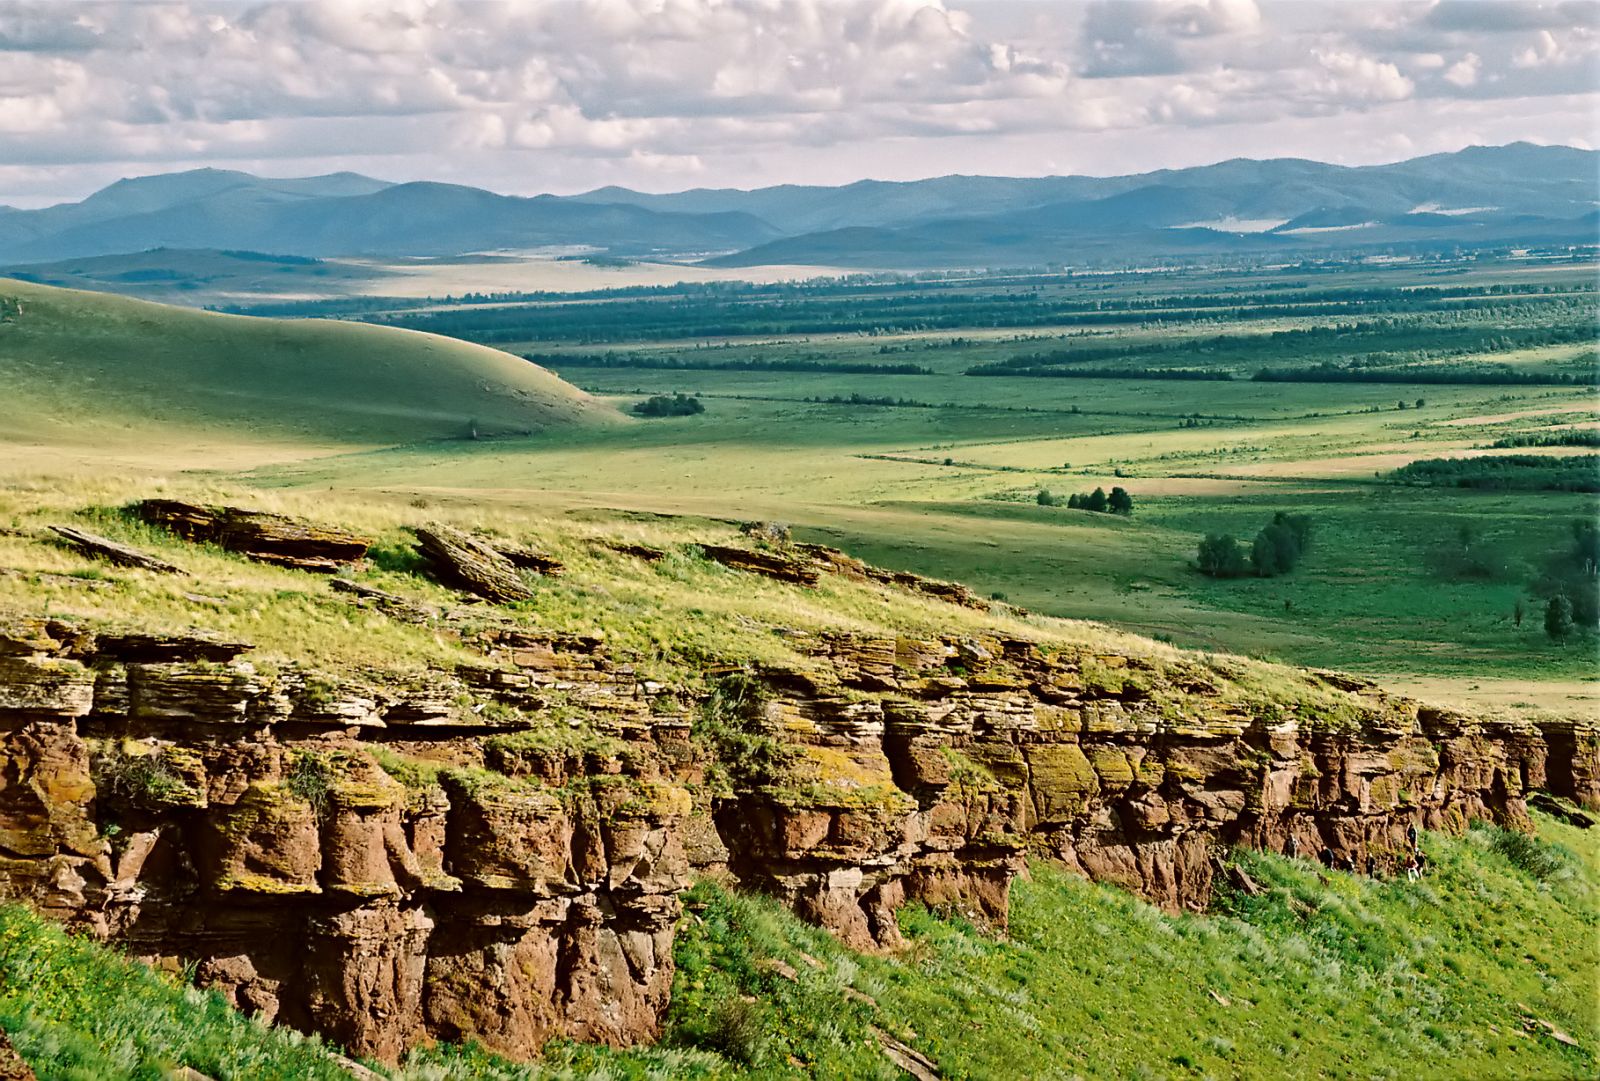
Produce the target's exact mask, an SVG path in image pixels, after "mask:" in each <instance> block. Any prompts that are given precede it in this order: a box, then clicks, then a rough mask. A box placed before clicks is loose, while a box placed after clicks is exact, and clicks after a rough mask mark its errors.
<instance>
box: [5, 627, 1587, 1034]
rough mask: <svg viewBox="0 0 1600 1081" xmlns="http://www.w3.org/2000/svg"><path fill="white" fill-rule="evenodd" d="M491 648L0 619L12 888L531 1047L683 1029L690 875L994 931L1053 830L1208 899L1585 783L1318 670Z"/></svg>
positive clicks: (81, 921)
mask: <svg viewBox="0 0 1600 1081" xmlns="http://www.w3.org/2000/svg"><path fill="white" fill-rule="evenodd" d="M473 635H474V638H473V641H474V643H475V644H476V646H477V647H478V649H479V650H480V652H481V654H482V663H481V664H476V665H470V666H465V667H462V668H460V669H458V670H456V671H451V672H436V673H432V674H431V675H430V676H429V677H428V678H426V679H420V680H419V679H417V678H415V677H411V678H400V677H395V676H391V675H387V674H385V673H382V672H370V673H366V674H364V675H363V676H361V677H359V678H356V677H351V676H348V675H346V676H342V677H340V678H333V677H330V676H328V675H326V674H322V673H318V672H314V671H310V670H307V669H304V668H300V667H296V666H281V667H277V668H273V667H270V666H268V665H266V664H265V663H260V662H257V663H252V661H251V659H250V650H249V648H248V647H247V646H245V645H243V644H241V643H230V642H223V641H217V640H214V639H210V638H205V637H200V636H195V637H157V636H150V635H141V634H137V633H108V632H104V631H101V632H91V631H89V630H86V629H84V628H82V627H78V626H74V625H70V624H66V623H62V622H58V621H51V620H44V619H25V618H19V619H13V620H11V621H9V622H4V623H0V896H3V897H6V898H12V899H24V900H26V901H28V902H29V903H31V904H32V905H34V906H35V907H37V908H39V909H41V910H43V911H46V912H48V913H50V914H52V915H54V916H56V917H58V918H60V919H62V920H64V921H68V922H70V923H73V924H76V925H79V926H81V927H83V928H86V929H88V930H90V931H92V932H93V933H95V934H97V935H99V936H102V937H105V938H108V939H114V940H117V941H119V942H121V943H124V944H125V945H126V947H127V948H128V949H129V950H130V951H131V952H133V953H135V954H138V955H141V956H145V957H148V958H150V959H151V960H153V961H155V962H156V963H158V964H168V965H174V966H175V965H178V964H180V963H194V964H195V965H196V968H195V972H196V976H197V978H198V979H199V980H200V981H201V982H202V983H204V984H207V985H210V986H213V987H216V988H219V989H220V990H221V991H222V992H223V993H224V994H226V995H227V996H228V997H229V998H230V999H231V1000H232V1001H233V1002H235V1003H236V1004H237V1005H238V1006H239V1007H240V1008H241V1009H243V1010H246V1011H248V1012H251V1013H254V1014H258V1015H261V1016H263V1017H265V1018H267V1019H269V1020H275V1021H279V1022H282V1023H287V1024H290V1025H293V1026H296V1027H298V1028H302V1029H306V1030H310V1031H317V1032H321V1033H323V1034H325V1035H327V1036H329V1037H331V1038H333V1039H335V1040H337V1041H339V1042H340V1043H342V1044H344V1045H345V1046H346V1047H348V1048H349V1049H350V1050H352V1051H354V1052H356V1053H358V1054H362V1055H370V1056H374V1057H377V1058H387V1059H392V1058H394V1057H396V1056H398V1055H399V1054H400V1053H401V1052H402V1051H403V1049H404V1048H405V1047H406V1046H407V1045H409V1044H411V1043H413V1042H415V1041H418V1040H420V1039H424V1038H430V1037H431V1038H437V1039H448V1040H454V1039H461V1038H465V1037H472V1038H475V1039H478V1040H480V1041H482V1042H483V1043H485V1044H487V1045H489V1046H491V1047H493V1048H496V1049H498V1050H501V1051H503V1052H506V1053H509V1054H512V1055H522V1056H526V1055H532V1054H535V1053H537V1051H538V1049H539V1047H540V1046H541V1045H542V1044H543V1043H544V1042H545V1041H546V1040H548V1039H549V1038H551V1037H553V1036H558V1035H564V1036H570V1037H573V1038H577V1039H584V1040H603V1041H609V1042H612V1043H626V1042H633V1041H640V1040H648V1039H650V1038H651V1037H652V1036H653V1035H654V1034H655V1033H656V1032H657V1031H658V1027H659V1024H660V1020H661V1017H662V1015H663V1012H664V1010H665V1008H666V1005H667V1001H668V995H669V991H670V987H671V982H672V942H673V929H674V926H675V924H676V922H677V920H678V917H679V915H680V903H679V900H678V895H679V892H680V890H682V889H683V887H684V886H685V885H686V884H687V883H688V882H689V880H690V878H691V876H692V875H694V874H695V873H713V874H726V875H728V876H731V878H732V879H733V880H735V881H737V882H738V883H740V884H742V885H743V886H745V887H748V888H754V889H760V890H764V891H768V892H770V893H772V894H774V895H776V896H778V897H780V898H782V899H784V900H785V901H786V902H787V903H788V904H790V905H791V906H792V907H793V908H794V909H795V910H796V911H797V912H799V913H801V914H802V915H804V916H806V917H808V918H810V919H812V920H814V921H815V922H817V923H820V924H822V925H824V926H827V927H829V928H831V929H832V930H834V931H835V932H837V933H838V934H839V935H840V936H842V937H843V938H844V939H845V940H847V941H848V942H850V943H852V944H855V945H858V946H861V947H864V948H870V947H892V946H894V945H895V944H896V943H897V942H898V931H897V924H896V920H895V916H894V913H895V910H896V909H897V908H898V907H899V906H900V905H902V904H903V903H905V902H907V901H911V900H917V901H922V902H926V903H928V904H930V905H935V906H941V907H948V908H951V909H955V910H959V911H961V912H964V913H967V914H969V915H971V916H973V917H975V918H978V919H982V920H985V921H988V922H990V923H993V924H996V925H1002V924H1004V922H1005V919H1006V907H1007V895H1008V891H1009V885H1010V882H1011V880H1012V879H1013V877H1014V876H1015V875H1017V874H1018V873H1020V872H1021V871H1022V870H1023V866H1024V859H1025V857H1026V856H1027V855H1029V854H1033V855H1040V856H1047V857H1049V858H1053V859H1057V860H1060V861H1061V862H1063V863H1065V864H1066V865H1068V866H1070V867H1073V868H1076V869H1078V870H1080V871H1081V872H1082V873H1084V874H1085V875H1087V876H1089V877H1091V878H1094V879H1097V880H1102V881H1110V882H1116V883H1119V884H1122V885H1125V886H1127V887H1128V888H1130V889H1132V890H1135V891H1137V892H1139V893H1141V894H1142V895H1144V896H1146V897H1148V898H1150V899H1152V900H1154V901H1156V902H1158V903H1161V904H1163V905H1166V906H1169V907H1199V906H1202V905H1204V904H1205V903H1206V901H1207V899H1208V897H1209V895H1210V890H1211V882H1212V876H1213V874H1214V872H1215V869H1216V867H1217V866H1218V860H1217V859H1216V854H1217V853H1218V852H1219V851H1220V850H1221V849H1222V848H1224V847H1226V846H1229V845H1237V844H1244V845H1253V846H1258V847H1266V848H1272V849H1277V850H1282V849H1284V848H1285V847H1286V846H1291V847H1292V848H1293V849H1294V850H1297V851H1298V852H1299V853H1301V854H1303V855H1322V856H1324V858H1331V859H1334V860H1337V861H1341V862H1344V861H1348V863H1349V864H1351V865H1354V866H1356V867H1358V868H1362V869H1365V868H1367V867H1369V866H1371V867H1372V868H1373V869H1375V870H1377V871H1379V872H1380V873H1388V872H1393V871H1394V870H1395V869H1396V867H1397V861H1398V860H1399V858H1400V856H1401V854H1402V852H1403V851H1404V849H1405V847H1406V831H1407V829H1408V828H1409V827H1411V826H1422V827H1426V828H1434V829H1452V830H1453V829H1460V828H1462V827H1464V826H1465V825H1466V824H1467V823H1468V822H1470V821H1472V820H1475V819H1492V820H1495V821H1498V822H1501V823H1503V824H1506V825H1510V826H1513V827H1516V826H1519V825H1521V824H1522V823H1524V822H1525V821H1526V810H1525V805H1524V796H1525V794H1526V793H1527V792H1528V791H1529V790H1530V789H1533V788H1546V789H1549V790H1551V791H1553V792H1554V793H1556V794H1558V795H1562V796H1566V797H1569V798H1571V799H1574V800H1576V801H1578V802H1580V803H1583V804H1586V805H1589V806H1597V805H1600V737H1597V734H1596V731H1595V728H1594V727H1593V726H1592V725H1589V724H1586V723H1584V722H1578V721H1566V722H1550V723H1547V724H1543V725H1539V724H1533V723H1527V722H1513V721H1487V720H1480V719H1474V718H1472V717H1468V716H1464V715H1460V714H1456V713H1451V712H1447V711H1443V710H1438V709H1433V708H1429V707H1424V706H1420V705H1418V704H1417V703H1415V702H1412V701H1409V700H1406V699H1401V698H1397V697H1393V696H1390V695H1386V694H1384V693H1382V692H1381V691H1378V690H1377V689H1376V688H1374V687H1372V686H1370V685H1368V684H1364V683H1361V682H1359V681H1352V680H1350V679H1348V678H1347V677H1342V676H1337V675H1333V674H1324V675H1309V676H1300V675H1296V676H1295V677H1294V679H1295V680H1296V681H1297V682H1295V683H1294V684H1293V685H1292V686H1272V685H1263V684H1260V683H1259V681H1258V680H1257V679H1256V677H1255V676H1254V675H1252V673H1251V672H1249V671H1245V670H1243V669H1242V668H1241V669H1240V670H1237V671H1236V670H1234V668H1233V665H1234V662H1232V661H1230V660H1228V659H1226V658H1210V659H1200V658H1181V657H1180V658H1176V659H1162V660H1159V661H1158V660H1154V659H1150V658H1140V657H1129V656H1123V655H1109V654H1103V653H1096V652H1091V651H1088V650H1085V649H1080V648H1074V647H1056V648H1052V649H1049V650H1045V649H1042V648H1041V647H1040V646H1038V645H1036V644H1034V643H1031V642H1028V641H1022V640H1017V639H998V638H992V637H990V638H984V637H961V638H946V639H926V640H924V639H910V638H904V637H900V638H888V637H885V638H863V637H859V636H848V635H834V636H829V635H817V634H810V635H805V634H794V635H791V636H790V645H792V646H793V647H794V649H795V651H796V652H797V653H798V654H799V655H801V656H804V657H806V658H807V659H808V661H809V663H807V664H804V665H800V666H794V667H786V668H778V667H765V668H762V667H753V668H752V667H744V668H734V667H733V666H723V667H720V668H719V667H717V666H707V667H706V670H705V671H704V672H703V673H701V674H700V675H699V676H698V677H697V678H695V679H694V680H692V681H690V682H687V683H686V684H685V685H683V686H670V685H667V684H665V683H661V682H655V681H652V680H648V679H645V678H642V677H641V676H640V675H639V674H638V673H637V672H636V671H635V669H634V668H633V667H632V666H631V665H630V664H629V663H628V662H627V658H621V657H613V656H611V655H610V653H609V652H608V650H607V648H606V645H605V643H604V642H603V641H601V640H599V639H598V638H585V637H577V636H565V635H558V634H545V633H532V632H529V631H527V630H526V629H517V628H513V627H509V626H497V625H494V624H492V623H491V624H489V625H488V626H487V629H479V630H476V631H474V632H473ZM1242 663H1243V662H1240V664H1241V665H1242Z"/></svg>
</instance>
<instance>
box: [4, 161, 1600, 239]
mask: <svg viewBox="0 0 1600 1081" xmlns="http://www.w3.org/2000/svg"><path fill="white" fill-rule="evenodd" d="M1597 177H1600V153H1597V152H1595V151H1588V150H1579V149H1575V148H1572V147H1561V146H1554V147H1545V146H1534V145H1532V144H1529V143H1514V144H1511V145H1509V146H1501V147H1469V148H1468V149H1466V150H1462V151H1459V152H1456V153H1452V154H1435V155H1431V156H1429V157H1423V158H1415V159H1412V160H1410V161H1404V162H1398V163H1395V164H1392V165H1376V166H1366V167H1360V168H1350V167H1345V166H1338V165H1328V164H1324V163H1321V162H1314V161H1304V160H1300V159H1292V158H1284V159H1274V160H1270V161H1252V160H1245V159H1237V160H1233V161H1225V162H1221V163H1219V164H1216V165H1207V166H1199V167H1195V168H1188V169H1165V170H1160V171H1158V172H1153V173H1143V174H1139V175H1136V176H1119V177H1086V176H1064V177H1039V178H1015V177H989V176H944V177H937V178H934V179H930V180H917V181H906V182H887V181H876V180H863V181H859V182H857V183H854V184H847V185H844V186H842V187H808V186H799V185H781V186H778V187H770V188H759V189H756V190H753V191H742V190H735V189H710V188H699V189H694V190H691V191H683V192H676V193H672V194H664V195H653V194H647V193H643V192H636V191H632V190H629V189H627V188H616V187H609V188H600V189H598V190H595V191H591V192H587V193H585V194H582V195H576V196H553V195H540V196H535V197H532V198H521V197H515V196H506V195H497V194H495V193H493V192H488V191H482V190H480V189H477V188H470V187H463V186H458V185H451V184H434V183H410V184H390V183H386V182H384V181H381V180H374V179H371V178H370V177H364V176H358V175H356V174H353V173H336V174H332V175H329V176H320V177H309V178H305V179H298V180H271V179H264V178H261V177H256V176H252V175H251V174H249V173H242V172H229V171H224V170H216V169H200V170H195V171H192V172H185V173H173V174H167V175H162V176H150V177H142V178H138V179H131V180H120V181H118V182H117V183H115V184H112V185H111V186H110V187H107V188H105V189H103V190H101V191H99V192H96V193H95V194H94V195H91V196H90V197H89V198H87V199H85V200H83V201H82V202H80V203H72V204H64V205H61V206H55V207H49V208H46V209H42V210H16V209H11V208H3V209H0V263H6V264H12V265H16V264H23V263H28V262H48V261H55V260H62V259H76V258H83V257H88V256H96V255H107V254H114V253H120V252H135V251H143V250H145V249H150V248H157V247H165V248H179V249H181V248H217V249H243V250H255V251H270V252H275V253H282V254H286V255H301V256H341V255H342V256H376V257H380V258H383V257H399V256H437V255H455V254H461V253H466V252H478V251H493V250H503V249H515V250H525V249H529V248H536V247H546V246H579V245H581V246H587V247H592V248H596V249H601V250H604V251H606V252H608V253H610V254H612V255H618V256H627V257H649V258H664V259H675V260H692V259H702V258H704V259H706V261H708V262H711V263H715V264H719V265H724V266H752V265H759V264H765V263H797V264H804V265H819V266H849V267H862V268H882V269H908V268H919V267H949V266H997V265H998V266H1022V265H1030V264H1041V263H1063V264H1068V265H1071V264H1081V263H1117V262H1129V261H1147V260H1149V259H1153V258H1160V257H1162V256H1163V255H1168V254H1170V255H1175V256H1182V257H1193V256H1204V255H1219V256H1222V255H1228V254H1240V255H1247V254H1252V253H1269V254H1270V253H1279V254H1283V255H1285V256H1287V255H1294V254H1302V253H1329V252H1337V251H1352V252H1354V251H1374V250H1394V251H1417V250H1430V249H1438V248H1441V247H1446V248H1448V247H1454V246H1480V245H1488V246H1501V245H1517V244H1594V243H1596V242H1597V239H1600V215H1597V207H1600V180H1597Z"/></svg>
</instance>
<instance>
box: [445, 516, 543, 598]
mask: <svg viewBox="0 0 1600 1081" xmlns="http://www.w3.org/2000/svg"><path fill="white" fill-rule="evenodd" d="M416 534H417V546H418V547H419V548H420V549H421V550H422V554H423V555H425V556H427V558H428V561H429V563H430V564H431V565H432V567H433V572H434V574H435V576H437V577H438V579H439V580H440V581H441V582H443V583H444V584H445V585H447V586H450V587H452V588H454V589H460V590H463V591H465V592H467V593H471V594H473V595H474V596H478V597H482V598H483V599H484V600H486V601H494V602H495V603H497V604H510V603H513V602H515V601H525V600H527V599H528V598H529V597H531V596H533V590H532V589H530V588H529V587H528V583H527V582H525V581H523V580H522V575H520V574H518V573H517V567H516V564H514V563H513V562H512V561H511V560H510V559H508V558H507V557H506V556H504V555H502V554H501V553H500V551H499V550H498V549H496V548H495V547H493V546H492V545H491V544H490V543H489V542H488V541H486V540H483V539H482V538H481V537H474V536H473V535H472V534H470V533H463V532H462V531H461V530H459V529H453V528H451V527H450V526H447V525H429V526H418V527H417V529H416Z"/></svg>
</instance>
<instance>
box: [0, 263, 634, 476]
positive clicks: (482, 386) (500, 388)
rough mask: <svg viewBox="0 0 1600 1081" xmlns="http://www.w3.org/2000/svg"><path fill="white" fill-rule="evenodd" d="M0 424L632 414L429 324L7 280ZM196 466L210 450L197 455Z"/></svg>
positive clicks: (281, 432) (158, 426) (70, 430)
mask: <svg viewBox="0 0 1600 1081" xmlns="http://www.w3.org/2000/svg"><path fill="white" fill-rule="evenodd" d="M0 385H4V387H5V389H6V394H5V396H4V398H3V399H0V431H3V432H5V433H6V435H7V436H9V437H10V438H11V439H13V440H15V439H22V440H30V439H31V440H36V441H40V442H50V443H55V444H68V445H72V444H77V445H93V446H97V447H98V446H104V445H105V444H106V443H107V442H110V443H116V442H119V441H128V442H134V443H140V444H145V445H148V444H151V443H152V442H154V443H171V444H173V445H174V447H175V448H178V447H182V446H183V445H184V440H185V439H186V438H190V437H204V436H206V435H213V436H214V435H224V434H225V435H226V436H227V437H228V438H229V439H235V440H240V441H253V442H275V441H277V442H294V443H307V444H315V445H319V446H331V445H340V444H347V445H348V444H355V445H369V446H370V445H392V444H396V443H415V442H420V441H424V440H432V439H452V438H464V437H468V436H470V435H471V434H472V432H473V430H474V428H476V431H477V433H478V434H479V435H482V436H491V435H496V434H505V433H511V432H541V431H549V430H552V429H558V428H567V427H573V426H582V425H593V424H604V423H608V422H610V421H613V420H619V419H620V418H618V417H617V415H616V414H615V412H614V411H613V410H611V409H610V408H609V407H606V406H603V405H600V404H598V403H596V402H595V401H594V400H592V399H591V398H589V397H588V396H587V395H586V394H584V393H582V392H581V391H579V390H577V389H576V388H574V387H572V386H570V385H569V384H567V383H565V382H563V381H562V380H561V379H559V378H557V377H556V376H554V375H552V374H550V373H549V372H547V371H545V370H544V369H542V368H539V367H538V366H536V365H533V364H529V363H527V362H526V361H524V360H521V359H520V358H517V357H514V356H511V355H510V354H508V353H503V352H501V351H499V350H496V349H489V348H486V347H483V346H478V345H472V344H469V343H466V342H461V341H457V340H454V339H449V338H441V337H437V336H435V335H431V334H418V333H413V332H409V331H401V330H390V329H386V328H381V327H372V326H365V325H359V324H355V323H341V322H329V321H321V320H317V321H310V320H307V321H300V322H293V323H289V322H278V321H273V320H268V319H251V318H245V317H241V316H228V315H217V314H213V313H209V312H197V311H191V310H186V309H180V308H171V307H166V306H163V305H158V304H147V303H144V302H141V301H135V300H129V299H126V298H122V297H113V296H107V295H104V294H100V293H87V292H78V291H75V290H66V289H55V288H51V287H49V286H42V285H34V284H30V283H25V282H20V281H12V280H7V279H0ZM184 464H186V465H191V466H192V465H194V464H197V463H193V462H187V463H184Z"/></svg>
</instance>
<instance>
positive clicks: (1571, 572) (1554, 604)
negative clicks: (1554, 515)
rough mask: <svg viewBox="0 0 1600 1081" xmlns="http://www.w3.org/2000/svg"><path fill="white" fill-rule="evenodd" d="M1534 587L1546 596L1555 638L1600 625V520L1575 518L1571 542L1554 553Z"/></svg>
mask: <svg viewBox="0 0 1600 1081" xmlns="http://www.w3.org/2000/svg"><path fill="white" fill-rule="evenodd" d="M1534 589H1535V591H1537V592H1538V593H1539V594H1540V595H1541V596H1543V597H1544V598H1545V610H1544V629H1545V633H1546V634H1548V635H1549V636H1550V637H1551V638H1553V639H1556V640H1557V641H1560V640H1561V639H1564V638H1567V637H1569V636H1570V635H1572V634H1573V633H1574V632H1576V631H1594V630H1596V629H1600V524H1596V523H1595V522H1593V521H1578V522H1573V523H1572V533H1571V539H1570V542H1569V543H1568V545H1567V547H1566V548H1564V549H1561V550H1560V551H1558V552H1557V553H1556V554H1555V555H1554V556H1552V557H1551V559H1550V560H1549V562H1548V563H1547V564H1546V565H1545V569H1544V573H1543V574H1541V575H1540V577H1539V579H1538V580H1537V581H1536V582H1535V583H1534Z"/></svg>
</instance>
